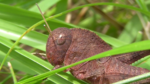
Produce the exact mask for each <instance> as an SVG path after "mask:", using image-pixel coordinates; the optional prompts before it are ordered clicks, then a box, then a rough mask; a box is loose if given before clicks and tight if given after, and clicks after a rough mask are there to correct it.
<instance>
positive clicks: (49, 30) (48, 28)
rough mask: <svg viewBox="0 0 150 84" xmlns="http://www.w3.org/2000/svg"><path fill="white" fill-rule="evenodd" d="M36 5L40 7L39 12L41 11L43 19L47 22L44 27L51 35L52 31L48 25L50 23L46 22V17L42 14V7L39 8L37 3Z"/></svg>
mask: <svg viewBox="0 0 150 84" xmlns="http://www.w3.org/2000/svg"><path fill="white" fill-rule="evenodd" d="M36 5H37V7H38V9H39V11H40V13H41V15H42V17H43V19H44V21H45V23H46V26H47V27H46V26H45V25H44V27H45V28H46V29H47V30H48V32H49V34H51V32H52V31H51V29H50V27H49V25H48V23H47V21H46V19H45V17H44V15H43V13H42V11H41V9H40V7H39V6H38V4H37V3H36Z"/></svg>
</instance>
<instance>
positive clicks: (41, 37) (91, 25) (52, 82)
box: [0, 0, 150, 84]
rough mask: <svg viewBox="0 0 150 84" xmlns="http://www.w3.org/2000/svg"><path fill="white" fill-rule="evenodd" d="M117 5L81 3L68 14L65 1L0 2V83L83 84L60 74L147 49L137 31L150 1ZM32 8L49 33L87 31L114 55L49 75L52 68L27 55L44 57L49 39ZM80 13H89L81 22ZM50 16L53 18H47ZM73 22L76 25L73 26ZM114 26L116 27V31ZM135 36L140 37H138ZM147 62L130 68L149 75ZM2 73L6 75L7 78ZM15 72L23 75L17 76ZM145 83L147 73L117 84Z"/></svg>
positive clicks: (147, 14)
mask: <svg viewBox="0 0 150 84" xmlns="http://www.w3.org/2000/svg"><path fill="white" fill-rule="evenodd" d="M117 1H118V4H116V3H115V2H113V1H112V0H110V2H107V3H102V2H99V3H95V4H88V3H87V2H84V1H78V2H75V1H72V7H73V8H72V9H71V8H70V10H67V7H68V1H67V0H65V1H62V0H33V1H31V0H14V1H13V0H10V1H8V0H0V64H1V67H2V65H3V63H4V66H3V68H2V69H1V71H0V75H2V74H4V75H5V77H4V78H3V81H2V80H1V78H0V81H1V82H0V83H1V84H3V83H7V84H9V83H12V82H9V79H10V77H12V78H13V80H14V83H16V82H17V83H19V84H24V83H36V84H40V83H41V82H44V83H45V84H46V83H47V84H72V83H74V84H86V82H84V81H82V80H78V79H76V78H75V77H73V76H72V75H71V74H70V73H69V72H67V73H65V72H63V70H65V69H67V68H69V67H72V66H75V65H77V64H80V63H83V62H86V61H90V60H94V59H97V58H102V57H106V56H112V55H115V54H120V53H127V52H133V51H139V50H146V49H150V47H149V45H150V42H149V40H147V41H142V40H146V39H149V38H148V37H149V32H146V31H142V30H145V29H146V27H147V26H146V25H147V22H148V21H149V18H150V12H148V10H149V7H148V5H149V4H150V3H149V1H148V0H145V2H144V1H142V0H136V2H130V1H129V0H128V1H126V0H121V1H120V0H117ZM119 1H120V2H119ZM35 3H37V4H39V6H40V8H41V10H42V11H43V12H44V15H45V17H46V20H47V21H48V24H49V25H50V27H51V29H52V30H54V29H56V28H58V27H67V28H86V29H88V30H91V31H93V32H95V33H96V34H97V35H98V36H100V37H101V38H102V39H103V40H104V41H105V42H107V43H108V44H110V45H111V46H112V47H113V48H114V49H113V50H111V51H108V52H104V53H101V54H98V55H95V56H92V57H91V58H88V59H85V60H82V61H80V62H77V63H74V64H72V65H69V66H65V67H62V68H59V69H56V70H52V69H53V66H52V65H51V64H50V63H49V62H47V61H45V60H43V59H41V58H39V57H37V56H35V55H33V54H32V53H33V52H37V51H40V52H43V53H45V51H46V50H45V49H46V48H45V47H46V42H47V38H48V32H47V30H46V29H45V28H44V27H43V25H44V20H43V19H42V17H41V15H40V12H39V10H38V8H37V7H36V5H35ZM128 3H130V4H128ZM81 4H82V5H81ZM83 4H85V5H83ZM125 4H128V5H125ZM104 5H105V6H104ZM136 5H138V6H139V8H138V7H136ZM92 6H100V7H99V8H101V10H103V11H105V12H104V13H105V14H106V17H107V18H104V15H102V14H99V13H98V12H97V11H96V10H95V9H93V8H92ZM84 7H88V10H87V11H86V12H85V13H84V16H82V17H80V18H78V17H79V14H80V13H81V11H82V9H84ZM70 12H74V13H72V19H71V22H70V23H67V22H65V18H66V17H67V16H68V15H67V14H68V13H70ZM133 12H134V13H133ZM110 14H112V15H110ZM50 15H51V16H53V17H50ZM109 16H111V17H113V20H110V19H108V18H109ZM49 17H50V18H49ZM77 18H78V19H79V20H77ZM75 20H77V23H74V21H75ZM114 21H115V22H116V23H117V26H116V23H115V22H114ZM114 23H115V24H114ZM120 24H121V26H122V27H124V28H121V27H119V26H118V25H120ZM139 32H142V33H140V34H139ZM140 41H141V42H140ZM133 42H138V43H133ZM17 44H18V45H17ZM4 59H6V60H4ZM148 60H149V57H145V58H143V59H141V60H139V61H137V62H136V63H134V64H133V65H134V66H139V67H143V68H147V69H149V70H150V68H149V66H150V63H149V62H148ZM7 62H10V63H11V64H12V68H11V72H9V71H8V70H5V68H7V66H8V65H7ZM7 69H9V68H7ZM51 70H52V71H51ZM3 71H5V72H7V74H8V75H7V74H6V73H4V72H3ZM20 72H21V73H23V74H20ZM11 74H12V76H11ZM16 76H19V80H17V81H16V78H15V77H16ZM145 77H149V73H148V74H145V75H144V76H137V78H133V79H131V80H130V79H129V80H127V81H126V80H125V81H121V82H118V84H120V83H130V82H133V81H137V80H140V79H144V78H145ZM44 78H47V79H46V80H42V79H44ZM116 84H117V83H116Z"/></svg>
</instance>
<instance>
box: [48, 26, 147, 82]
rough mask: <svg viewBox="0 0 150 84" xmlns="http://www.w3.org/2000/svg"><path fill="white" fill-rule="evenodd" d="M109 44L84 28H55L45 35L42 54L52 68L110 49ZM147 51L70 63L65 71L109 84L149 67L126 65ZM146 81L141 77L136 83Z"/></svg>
mask: <svg viewBox="0 0 150 84" xmlns="http://www.w3.org/2000/svg"><path fill="white" fill-rule="evenodd" d="M110 49H111V47H110V46H109V45H108V44H107V43H106V42H104V41H103V40H102V39H101V38H99V37H98V36H97V35H96V34H95V33H93V32H90V31H88V30H84V29H77V28H74V29H70V30H69V29H67V28H58V29H56V30H54V31H53V32H52V36H49V39H48V42H47V47H46V54H47V58H48V60H49V62H50V63H51V64H53V65H54V66H55V67H59V66H61V65H62V64H64V65H70V64H72V63H75V62H77V61H80V60H83V59H85V58H88V57H91V56H93V55H96V54H99V53H102V52H105V51H108V50H110ZM149 54H150V51H149V50H147V51H139V52H134V53H128V54H122V55H116V56H112V57H105V58H101V59H97V60H93V61H89V62H85V63H82V64H79V65H77V66H74V67H72V68H70V69H68V71H71V73H72V74H73V75H74V76H75V77H76V78H78V79H82V80H85V81H87V82H89V83H92V84H110V83H113V82H117V81H120V80H123V79H127V78H130V77H133V76H136V75H140V74H143V73H147V72H149V70H146V69H143V68H138V67H134V66H130V65H129V64H131V63H133V62H135V61H136V60H138V59H140V58H142V57H144V56H146V55H149ZM146 82H150V79H145V80H142V81H139V82H137V83H136V84H138V83H139V84H140V83H146Z"/></svg>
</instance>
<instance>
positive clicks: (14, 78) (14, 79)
mask: <svg viewBox="0 0 150 84" xmlns="http://www.w3.org/2000/svg"><path fill="white" fill-rule="evenodd" d="M8 67H9V68H10V72H11V75H12V78H13V81H14V84H15V83H17V79H16V76H15V73H14V70H13V67H12V65H11V63H10V62H8Z"/></svg>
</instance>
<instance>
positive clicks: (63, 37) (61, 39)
mask: <svg viewBox="0 0 150 84" xmlns="http://www.w3.org/2000/svg"><path fill="white" fill-rule="evenodd" d="M65 42H66V38H65V35H64V34H60V35H59V37H58V39H57V40H56V43H57V44H58V45H63V44H64V43H65Z"/></svg>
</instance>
